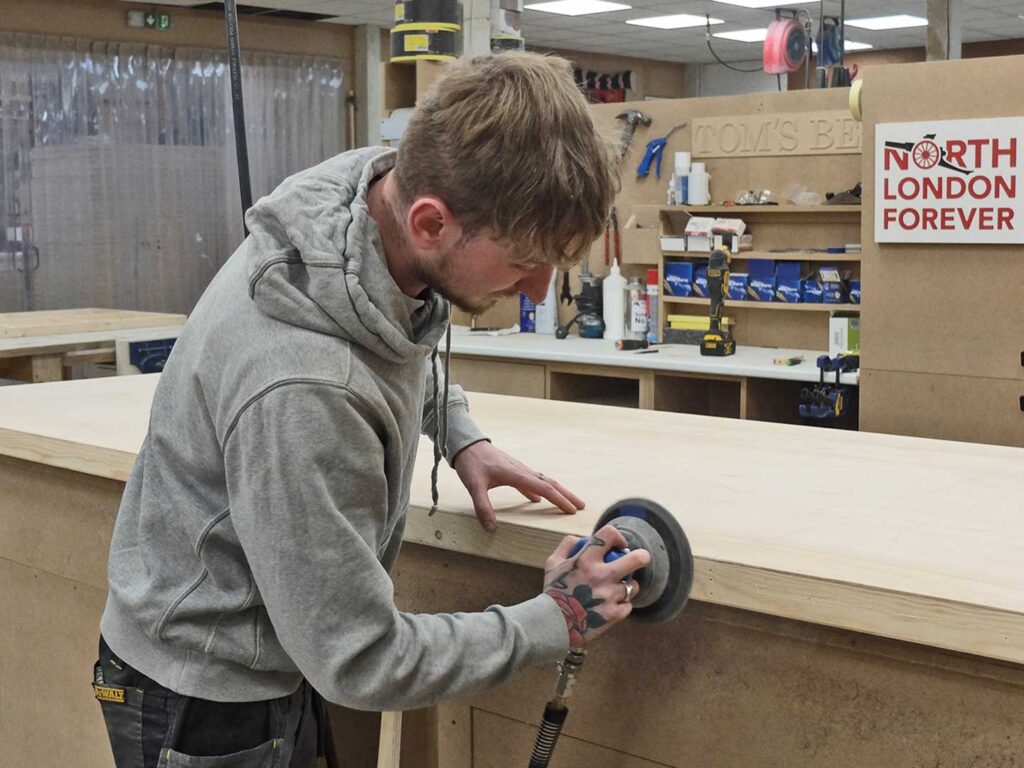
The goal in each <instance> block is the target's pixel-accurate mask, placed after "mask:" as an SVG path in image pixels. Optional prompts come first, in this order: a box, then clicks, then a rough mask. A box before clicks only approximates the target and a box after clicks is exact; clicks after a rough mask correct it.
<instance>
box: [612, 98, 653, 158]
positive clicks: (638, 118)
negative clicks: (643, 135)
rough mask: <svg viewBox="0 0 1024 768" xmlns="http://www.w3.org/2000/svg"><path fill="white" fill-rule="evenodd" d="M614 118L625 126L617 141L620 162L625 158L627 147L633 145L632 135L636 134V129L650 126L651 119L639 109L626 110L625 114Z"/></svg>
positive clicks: (621, 113)
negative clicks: (640, 126) (639, 126)
mask: <svg viewBox="0 0 1024 768" xmlns="http://www.w3.org/2000/svg"><path fill="white" fill-rule="evenodd" d="M615 118H616V119H617V120H622V121H623V122H624V123H625V124H626V125H625V127H624V128H623V129H622V138H621V139H619V159H620V160H621V159H622V158H623V157H625V155H626V152H627V151H629V145H630V144H632V143H633V134H635V133H636V127H637V126H638V125H642V126H644V127H645V128H646V127H647V126H649V125H650V124H651V118H650V117H648V116H647V115H645V114H644V113H643V112H641V111H640V110H639V109H627V110H626V111H625V112H620V113H619V114H617V115H616V116H615Z"/></svg>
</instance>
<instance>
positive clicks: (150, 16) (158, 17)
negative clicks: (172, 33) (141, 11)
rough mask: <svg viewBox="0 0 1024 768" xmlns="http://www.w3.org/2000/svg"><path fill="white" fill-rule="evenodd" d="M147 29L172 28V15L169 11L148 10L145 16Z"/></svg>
mask: <svg viewBox="0 0 1024 768" xmlns="http://www.w3.org/2000/svg"><path fill="white" fill-rule="evenodd" d="M143 21H144V22H145V26H146V29H170V28H171V16H170V14H167V13H155V12H153V11H146V14H145V16H144V17H143Z"/></svg>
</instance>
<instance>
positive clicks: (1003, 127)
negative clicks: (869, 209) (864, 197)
mask: <svg viewBox="0 0 1024 768" xmlns="http://www.w3.org/2000/svg"><path fill="white" fill-rule="evenodd" d="M875 155H876V156H875V240H876V241H877V242H880V243H900V242H902V243H1022V242H1024V118H998V119H990V120H947V121H941V122H931V123H901V124H883V125H878V126H877V127H876V130H875Z"/></svg>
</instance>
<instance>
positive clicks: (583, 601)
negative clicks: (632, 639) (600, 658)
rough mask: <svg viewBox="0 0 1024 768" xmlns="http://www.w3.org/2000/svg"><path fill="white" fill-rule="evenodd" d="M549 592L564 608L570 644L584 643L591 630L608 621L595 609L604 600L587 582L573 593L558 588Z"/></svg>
mask: <svg viewBox="0 0 1024 768" xmlns="http://www.w3.org/2000/svg"><path fill="white" fill-rule="evenodd" d="M548 594H549V595H551V597H552V598H553V599H554V601H555V602H556V603H558V607H559V608H561V609H562V616H563V617H564V618H565V626H566V627H567V628H568V630H569V644H570V645H574V646H575V645H580V644H582V643H583V640H584V638H586V636H587V633H588V632H589V631H590V630H592V629H597V628H598V627H602V626H604V625H605V624H606V623H607V622H606V621H605V618H604V616H602V615H601V614H599V613H598V612H597V611H596V610H594V609H595V608H597V607H598V606H599V605H602V604H603V603H604V600H599V599H598V598H596V597H594V595H593V593H592V592H591V591H590V586H589V585H587V584H580V585H579V586H577V587H576V589H574V590H573V591H572V594H571V595H569V594H566V593H565V592H562V591H561V590H557V589H555V590H551V591H550V592H548Z"/></svg>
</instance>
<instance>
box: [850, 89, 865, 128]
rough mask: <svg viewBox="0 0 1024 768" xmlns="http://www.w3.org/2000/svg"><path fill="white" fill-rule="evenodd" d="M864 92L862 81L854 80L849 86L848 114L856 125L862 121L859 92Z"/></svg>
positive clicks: (862, 114)
mask: <svg viewBox="0 0 1024 768" xmlns="http://www.w3.org/2000/svg"><path fill="white" fill-rule="evenodd" d="M863 90H864V81H863V80H854V81H853V85H852V86H850V114H851V115H853V119H854V120H856V121H857V122H858V123H859V122H861V121H862V120H863V119H864V112H863V111H862V110H861V103H860V99H861V91H863Z"/></svg>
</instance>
